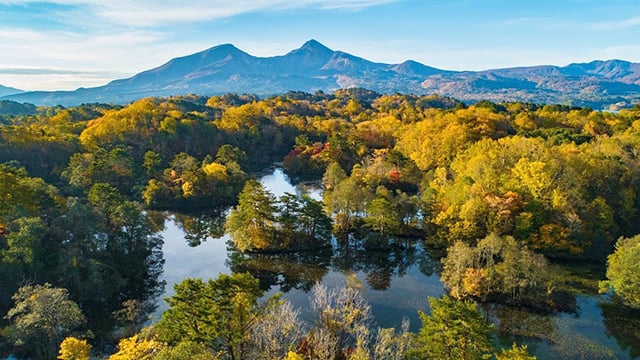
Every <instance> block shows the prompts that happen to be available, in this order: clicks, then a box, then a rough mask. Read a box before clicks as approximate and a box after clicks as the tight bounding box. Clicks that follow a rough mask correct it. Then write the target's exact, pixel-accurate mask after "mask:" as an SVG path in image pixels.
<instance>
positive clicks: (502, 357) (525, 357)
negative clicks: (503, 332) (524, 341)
mask: <svg viewBox="0 0 640 360" xmlns="http://www.w3.org/2000/svg"><path fill="white" fill-rule="evenodd" d="M536 359H537V358H536V357H535V356H531V355H529V352H528V351H527V345H522V346H518V345H516V343H513V345H512V346H511V349H508V350H507V349H502V350H501V351H500V352H499V353H497V354H496V360H536Z"/></svg>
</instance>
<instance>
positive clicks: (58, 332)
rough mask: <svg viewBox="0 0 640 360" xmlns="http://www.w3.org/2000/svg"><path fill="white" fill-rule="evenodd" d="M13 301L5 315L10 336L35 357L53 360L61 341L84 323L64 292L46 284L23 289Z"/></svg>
mask: <svg viewBox="0 0 640 360" xmlns="http://www.w3.org/2000/svg"><path fill="white" fill-rule="evenodd" d="M13 300H14V302H15V306H14V307H13V308H12V309H10V310H9V312H8V313H7V319H9V320H10V321H11V329H12V332H13V336H14V337H15V339H16V340H17V341H19V342H21V343H23V344H24V345H23V346H24V348H25V349H28V350H31V351H32V352H33V353H34V355H35V356H36V357H37V358H43V359H49V358H53V357H55V356H56V352H57V349H58V345H59V344H60V343H61V342H62V340H63V339H64V338H65V337H66V336H67V335H68V334H70V333H72V332H73V331H74V330H78V329H79V328H80V326H82V325H83V324H84V323H85V322H86V320H85V317H84V315H83V314H82V311H81V310H80V308H79V307H78V305H77V304H76V303H75V302H73V301H72V300H69V294H68V293H67V290H66V289H62V288H54V287H51V285H50V284H44V285H35V286H31V285H27V286H23V287H21V288H20V289H18V292H17V293H16V294H14V295H13Z"/></svg>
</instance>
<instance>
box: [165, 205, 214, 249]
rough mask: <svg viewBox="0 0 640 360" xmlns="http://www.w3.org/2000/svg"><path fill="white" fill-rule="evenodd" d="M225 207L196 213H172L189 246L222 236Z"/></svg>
mask: <svg viewBox="0 0 640 360" xmlns="http://www.w3.org/2000/svg"><path fill="white" fill-rule="evenodd" d="M226 215H227V209H226V208H224V209H211V210H208V211H205V212H202V213H197V214H174V222H175V224H176V225H177V226H178V227H179V228H180V229H181V230H182V231H183V232H184V239H185V241H186V242H187V244H188V245H189V246H191V247H195V246H198V245H200V244H202V242H203V241H206V240H207V239H209V238H213V239H217V238H221V237H223V236H224V223H225V220H226Z"/></svg>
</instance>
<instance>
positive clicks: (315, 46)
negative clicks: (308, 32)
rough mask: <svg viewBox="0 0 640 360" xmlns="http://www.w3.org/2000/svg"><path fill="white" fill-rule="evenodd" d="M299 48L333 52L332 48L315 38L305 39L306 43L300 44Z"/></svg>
mask: <svg viewBox="0 0 640 360" xmlns="http://www.w3.org/2000/svg"><path fill="white" fill-rule="evenodd" d="M299 50H311V51H331V52H333V50H331V49H329V48H328V47H326V46H324V45H323V44H321V43H320V42H319V41H318V40H316V39H311V40H309V41H307V42H306V43H304V44H302V46H301V47H300V49H299Z"/></svg>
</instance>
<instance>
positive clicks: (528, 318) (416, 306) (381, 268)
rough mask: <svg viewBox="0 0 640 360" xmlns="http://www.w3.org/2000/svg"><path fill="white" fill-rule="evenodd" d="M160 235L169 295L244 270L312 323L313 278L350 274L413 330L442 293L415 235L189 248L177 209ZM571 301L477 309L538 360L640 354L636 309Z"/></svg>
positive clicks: (277, 183) (387, 313)
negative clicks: (376, 247)
mask: <svg viewBox="0 0 640 360" xmlns="http://www.w3.org/2000/svg"><path fill="white" fill-rule="evenodd" d="M260 181H261V183H262V184H263V185H265V187H266V188H268V189H269V190H270V191H271V192H273V193H274V194H275V195H276V196H280V195H282V194H284V193H285V192H290V193H299V192H300V191H302V190H301V189H302V188H301V187H295V186H293V185H291V183H290V182H289V180H288V179H287V177H286V175H285V174H284V173H283V172H282V170H281V169H278V168H276V169H274V170H273V171H272V172H271V173H269V174H267V175H265V176H263V177H262V178H261V179H260ZM305 191H309V188H307V189H305ZM310 193H311V195H312V196H313V197H315V198H316V199H318V198H320V197H321V192H320V191H319V190H318V189H313V188H311V190H310ZM162 235H163V236H164V240H165V244H164V247H163V252H164V258H165V264H164V274H163V279H164V280H165V281H166V283H167V286H166V289H165V293H164V295H163V296H162V297H165V298H166V297H169V296H171V295H172V294H173V285H174V284H176V283H179V282H181V281H182V280H183V279H185V278H187V277H191V278H202V279H209V278H216V277H217V276H218V274H220V273H231V272H232V271H241V272H244V271H249V272H250V273H251V274H252V275H254V276H255V277H257V278H259V279H260V283H261V286H262V287H263V288H265V289H268V291H267V296H269V295H272V294H275V293H277V292H283V294H284V298H286V299H287V300H289V301H290V302H291V303H292V304H293V305H294V307H296V308H298V309H300V310H301V316H302V318H303V319H305V320H307V321H310V320H311V319H309V317H310V315H309V311H308V307H309V301H308V296H309V294H308V292H309V289H310V288H311V287H312V286H313V284H314V283H315V282H316V281H320V282H322V283H323V284H325V285H326V286H328V287H334V286H340V285H343V284H344V280H345V278H346V276H347V275H349V274H355V275H356V276H357V277H358V279H360V281H361V282H362V283H363V285H364V296H365V298H366V299H367V300H368V301H369V303H370V304H371V307H372V312H373V315H374V318H375V321H376V324H377V325H378V326H381V327H392V326H396V327H399V325H400V323H401V322H402V319H403V318H405V317H406V318H408V319H409V320H410V321H411V329H412V330H413V331H417V329H418V328H419V327H420V325H421V324H420V320H419V317H418V310H421V311H425V312H428V311H429V309H428V304H427V300H426V299H427V297H428V296H433V297H439V296H441V295H443V294H444V293H445V290H444V287H443V284H442V282H441V281H440V278H439V277H438V273H439V271H438V270H439V258H438V256H436V255H434V254H433V253H432V252H431V251H429V250H427V249H424V248H423V246H422V244H421V243H420V242H419V241H418V242H416V241H407V242H406V243H404V244H402V245H403V246H400V247H398V248H394V249H393V250H390V251H379V252H371V251H369V252H366V251H363V250H353V249H344V248H340V247H338V246H334V249H333V251H328V252H327V253H322V252H314V253H301V254H288V255H283V254H280V255H265V254H253V255H241V254H237V253H235V252H233V251H231V250H230V249H228V248H227V241H228V240H229V238H228V236H227V235H224V236H222V237H221V238H212V237H208V238H206V239H205V241H202V243H201V244H200V245H198V246H190V245H189V241H187V238H190V236H189V234H188V233H187V232H185V231H184V225H182V224H181V223H180V221H177V218H176V215H170V216H168V218H167V220H166V221H165V230H164V231H163V234H162ZM191 243H192V244H193V242H191ZM569 302H570V303H571V304H572V311H569V312H558V313H555V314H548V313H536V312H534V311H532V310H527V309H521V308H509V307H505V306H500V305H496V304H484V305H483V306H482V308H483V311H485V313H486V314H487V315H488V316H489V318H490V319H491V320H492V321H493V322H494V324H495V327H496V330H498V333H499V334H500V336H499V338H498V340H499V341H500V343H501V344H503V345H504V346H505V347H510V346H511V343H512V342H513V341H514V340H515V341H517V342H518V343H522V342H524V343H526V344H528V346H529V351H530V352H531V353H535V354H536V355H537V356H538V359H636V358H639V357H640V343H638V335H637V334H638V333H640V327H639V326H638V325H639V324H640V316H638V313H637V312H635V313H631V314H625V313H621V312H620V311H618V308H617V307H616V306H615V305H612V304H610V298H609V296H607V295H597V294H577V295H575V297H574V298H572V299H570V300H569ZM165 309H166V304H165V303H164V301H160V302H159V307H158V310H157V311H156V312H155V313H154V315H153V317H154V319H155V320H157V319H158V318H159V316H160V314H161V313H162V311H164V310H165ZM509 334H510V335H509Z"/></svg>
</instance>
